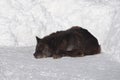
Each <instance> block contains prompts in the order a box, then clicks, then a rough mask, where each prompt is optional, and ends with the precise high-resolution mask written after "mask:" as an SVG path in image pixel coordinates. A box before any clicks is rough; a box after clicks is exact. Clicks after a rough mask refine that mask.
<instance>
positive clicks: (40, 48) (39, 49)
mask: <svg viewBox="0 0 120 80" xmlns="http://www.w3.org/2000/svg"><path fill="white" fill-rule="evenodd" d="M36 40H37V45H36V49H35V53H34V57H35V58H43V57H51V49H50V48H49V46H48V44H46V43H45V42H44V41H43V40H42V39H40V38H38V37H36Z"/></svg>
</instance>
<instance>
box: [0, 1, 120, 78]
mask: <svg viewBox="0 0 120 80" xmlns="http://www.w3.org/2000/svg"><path fill="white" fill-rule="evenodd" d="M76 25H77V26H81V27H83V28H86V29H87V30H89V31H90V32H91V33H92V34H93V35H94V36H95V37H96V38H97V39H98V41H99V43H100V45H101V47H102V52H101V54H100V55H95V56H86V57H79V58H70V57H65V58H61V59H57V60H55V59H52V58H46V59H38V60H37V59H35V58H34V57H33V53H34V50H35V45H36V40H35V36H38V37H40V38H43V37H44V36H46V35H49V34H50V33H52V32H55V31H58V30H66V29H68V28H70V27H71V26H76ZM0 46H1V47H0V80H120V77H119V75H120V0H0ZM5 46H6V47H5ZM28 46H33V47H28Z"/></svg>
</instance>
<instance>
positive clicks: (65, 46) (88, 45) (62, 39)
mask: <svg viewBox="0 0 120 80" xmlns="http://www.w3.org/2000/svg"><path fill="white" fill-rule="evenodd" d="M36 40H37V45H36V50H35V53H34V57H35V58H43V57H53V58H60V57H63V56H68V57H81V56H86V55H94V54H99V53H100V51H101V48H100V45H99V43H98V40H97V39H96V38H95V37H94V36H93V35H92V34H91V33H90V32H89V31H88V30H86V29H84V28H81V27H79V26H73V27H72V28H70V29H68V30H66V31H57V32H55V33H52V34H50V35H48V36H46V37H44V38H42V39H40V38H38V37H36Z"/></svg>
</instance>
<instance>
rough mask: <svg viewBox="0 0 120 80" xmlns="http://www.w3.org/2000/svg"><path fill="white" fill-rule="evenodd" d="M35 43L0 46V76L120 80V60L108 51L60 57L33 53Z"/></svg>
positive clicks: (2, 78)
mask: <svg viewBox="0 0 120 80" xmlns="http://www.w3.org/2000/svg"><path fill="white" fill-rule="evenodd" d="M33 51H34V48H33V47H24V48H6V47H5V48H4V47H3V48H0V80H119V79H120V64H119V63H118V62H116V61H114V60H112V58H111V57H110V56H109V55H107V54H104V53H102V54H100V55H95V56H86V57H81V58H80V57H78V58H70V57H64V58H60V59H52V58H44V59H35V58H34V57H33Z"/></svg>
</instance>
